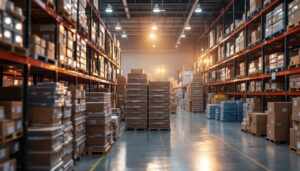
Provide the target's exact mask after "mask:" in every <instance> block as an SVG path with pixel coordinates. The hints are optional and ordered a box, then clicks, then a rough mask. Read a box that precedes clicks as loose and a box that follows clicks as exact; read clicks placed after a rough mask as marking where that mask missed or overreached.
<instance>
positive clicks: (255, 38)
mask: <svg viewBox="0 0 300 171" xmlns="http://www.w3.org/2000/svg"><path fill="white" fill-rule="evenodd" d="M261 33H262V32H261V26H258V27H257V29H256V30H253V31H252V32H251V40H250V42H251V44H252V45H255V44H256V43H259V42H261V36H262V34H261Z"/></svg>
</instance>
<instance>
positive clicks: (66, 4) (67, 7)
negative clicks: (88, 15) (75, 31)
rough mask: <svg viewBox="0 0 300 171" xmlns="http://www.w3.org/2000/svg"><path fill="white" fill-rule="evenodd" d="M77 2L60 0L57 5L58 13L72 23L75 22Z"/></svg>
mask: <svg viewBox="0 0 300 171" xmlns="http://www.w3.org/2000/svg"><path fill="white" fill-rule="evenodd" d="M77 2H78V0H61V1H58V5H57V8H58V13H60V14H62V15H63V17H65V19H67V20H68V21H69V22H70V23H71V24H74V25H76V22H77V7H78V6H77Z"/></svg>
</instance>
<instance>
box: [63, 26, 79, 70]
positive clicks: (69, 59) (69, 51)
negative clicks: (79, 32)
mask: <svg viewBox="0 0 300 171" xmlns="http://www.w3.org/2000/svg"><path fill="white" fill-rule="evenodd" d="M75 41H76V36H75V34H74V33H72V32H71V31H70V30H68V31H67V47H66V59H65V60H66V63H67V65H68V67H71V68H72V69H75V68H76V66H77V64H76V61H75V60H74V57H73V56H74V47H75V46H74V44H75V43H74V42H75Z"/></svg>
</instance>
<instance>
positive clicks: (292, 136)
mask: <svg viewBox="0 0 300 171" xmlns="http://www.w3.org/2000/svg"><path fill="white" fill-rule="evenodd" d="M296 133H297V131H296V130H294V129H293V128H290V147H292V148H295V149H296V147H297V134H296Z"/></svg>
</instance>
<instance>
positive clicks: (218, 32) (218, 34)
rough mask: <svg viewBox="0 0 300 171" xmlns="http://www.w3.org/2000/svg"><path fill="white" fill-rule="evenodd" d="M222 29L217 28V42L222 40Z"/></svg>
mask: <svg viewBox="0 0 300 171" xmlns="http://www.w3.org/2000/svg"><path fill="white" fill-rule="evenodd" d="M223 34H224V28H223V26H217V42H221V41H222V40H223V38H224V36H223Z"/></svg>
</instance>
